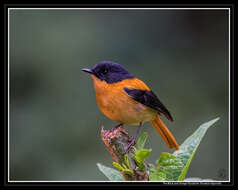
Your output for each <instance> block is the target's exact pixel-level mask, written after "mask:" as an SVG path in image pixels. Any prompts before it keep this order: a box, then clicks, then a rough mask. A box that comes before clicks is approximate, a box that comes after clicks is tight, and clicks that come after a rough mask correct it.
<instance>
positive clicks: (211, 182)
mask: <svg viewBox="0 0 238 190" xmlns="http://www.w3.org/2000/svg"><path fill="white" fill-rule="evenodd" d="M11 10H228V53H229V58H228V67H229V79H228V81H229V105H228V106H229V109H228V125H229V127H228V131H229V143H228V144H229V155H228V160H229V164H228V166H229V168H228V169H229V172H228V176H229V180H227V181H204V182H202V181H201V182H199V181H181V182H178V181H158V183H164V184H171V185H173V184H181V183H188V184H189V183H196V184H199V183H201V184H204V183H207V184H219V183H224V182H230V176H231V175H230V174H231V170H230V53H231V52H230V46H231V44H230V34H231V30H230V29H231V25H230V24H231V23H230V22H231V19H230V17H231V15H230V13H231V8H228V7H227V8H224V7H223V8H222V7H221V8H8V17H7V18H8V33H7V34H8V57H7V59H8V131H7V132H8V182H11V183H14V182H61V183H62V182H67V183H69V182H74V183H75V182H121V181H41V180H39V181H24V180H21V181H17V180H15V181H14V180H10V170H9V168H10V166H9V165H10V164H9V163H10V159H9V158H10V153H9V149H10V143H9V142H10V140H9V124H10V111H9V110H10V109H9V105H10V43H9V42H10V35H9V31H10V11H11ZM127 182H130V181H127ZM133 182H140V181H133ZM143 182H145V183H150V182H152V181H143ZM154 182H155V181H153V183H154ZM121 183H124V182H121Z"/></svg>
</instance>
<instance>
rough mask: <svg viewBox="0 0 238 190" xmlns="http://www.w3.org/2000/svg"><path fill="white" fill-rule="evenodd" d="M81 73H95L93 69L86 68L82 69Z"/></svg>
mask: <svg viewBox="0 0 238 190" xmlns="http://www.w3.org/2000/svg"><path fill="white" fill-rule="evenodd" d="M81 71H84V72H86V73H90V74H93V71H92V69H87V68H84V69H81Z"/></svg>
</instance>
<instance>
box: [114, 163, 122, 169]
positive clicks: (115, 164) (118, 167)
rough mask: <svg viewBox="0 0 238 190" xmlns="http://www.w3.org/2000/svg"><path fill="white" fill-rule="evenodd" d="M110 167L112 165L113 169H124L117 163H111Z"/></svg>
mask: <svg viewBox="0 0 238 190" xmlns="http://www.w3.org/2000/svg"><path fill="white" fill-rule="evenodd" d="M112 165H113V166H114V167H115V168H117V169H119V170H123V169H124V168H123V167H122V166H121V165H120V164H119V163H117V162H112Z"/></svg>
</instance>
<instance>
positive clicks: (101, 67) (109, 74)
mask: <svg viewBox="0 0 238 190" xmlns="http://www.w3.org/2000/svg"><path fill="white" fill-rule="evenodd" d="M81 70H82V71H84V72H86V73H89V74H90V75H91V77H92V79H93V84H94V90H95V94H96V101H97V104H98V107H99V109H100V110H101V111H102V113H103V114H104V115H105V116H107V117H108V118H109V119H111V120H113V121H115V122H117V123H119V124H118V125H116V126H115V128H117V127H119V126H123V125H132V126H133V125H134V126H138V127H137V130H136V134H135V136H134V137H133V138H132V139H131V141H130V143H129V145H128V147H127V149H126V152H128V151H129V150H130V148H131V147H132V146H134V145H135V144H136V140H137V137H138V135H139V133H140V129H141V126H142V125H143V124H144V123H145V122H150V123H151V124H152V126H153V127H154V129H155V130H156V131H157V132H158V133H159V134H160V136H161V138H162V140H163V141H164V143H165V144H166V145H167V147H168V148H171V149H172V148H175V149H176V150H178V149H179V145H178V143H177V141H176V139H175V137H174V136H173V135H172V133H171V132H170V131H169V129H168V127H167V126H166V125H165V124H164V122H163V121H162V120H161V118H160V117H161V116H162V115H163V116H165V117H166V118H167V119H168V120H169V121H173V117H172V115H171V114H170V112H169V111H168V109H167V108H166V107H165V106H164V104H163V103H162V102H161V101H160V100H159V98H158V96H157V95H156V94H155V93H154V92H153V91H152V90H151V89H150V88H149V87H148V86H147V85H146V84H145V83H144V82H143V81H142V80H140V79H139V78H137V77H134V75H132V74H131V73H129V72H128V71H127V70H126V69H125V68H124V67H123V66H122V65H121V64H119V63H116V62H113V61H101V62H99V63H98V64H96V65H94V66H93V67H92V68H83V69H81Z"/></svg>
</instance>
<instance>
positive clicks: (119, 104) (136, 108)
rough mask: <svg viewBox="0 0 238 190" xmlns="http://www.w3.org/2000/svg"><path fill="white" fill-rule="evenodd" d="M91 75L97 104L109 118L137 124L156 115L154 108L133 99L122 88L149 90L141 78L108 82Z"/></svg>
mask: <svg viewBox="0 0 238 190" xmlns="http://www.w3.org/2000/svg"><path fill="white" fill-rule="evenodd" d="M91 76H92V78H93V81H94V89H95V92H96V99H97V103H98V106H99V108H100V110H101V111H102V112H103V113H104V114H105V115H106V116H107V117H108V118H110V119H111V120H114V121H116V122H118V123H123V124H128V125H138V124H139V123H140V122H145V121H149V120H151V119H153V118H155V116H156V115H157V112H156V111H155V110H153V109H151V108H149V107H147V106H144V105H142V104H141V103H139V102H137V101H135V100H133V99H132V98H131V97H129V96H128V95H127V93H126V92H125V91H124V90H123V88H129V89H138V90H150V89H149V87H148V86H147V85H146V84H145V83H144V82H142V81H141V80H139V79H137V78H133V79H125V80H123V81H121V82H117V83H112V84H108V83H106V82H105V81H101V80H100V79H98V78H96V77H95V76H93V75H91Z"/></svg>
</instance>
